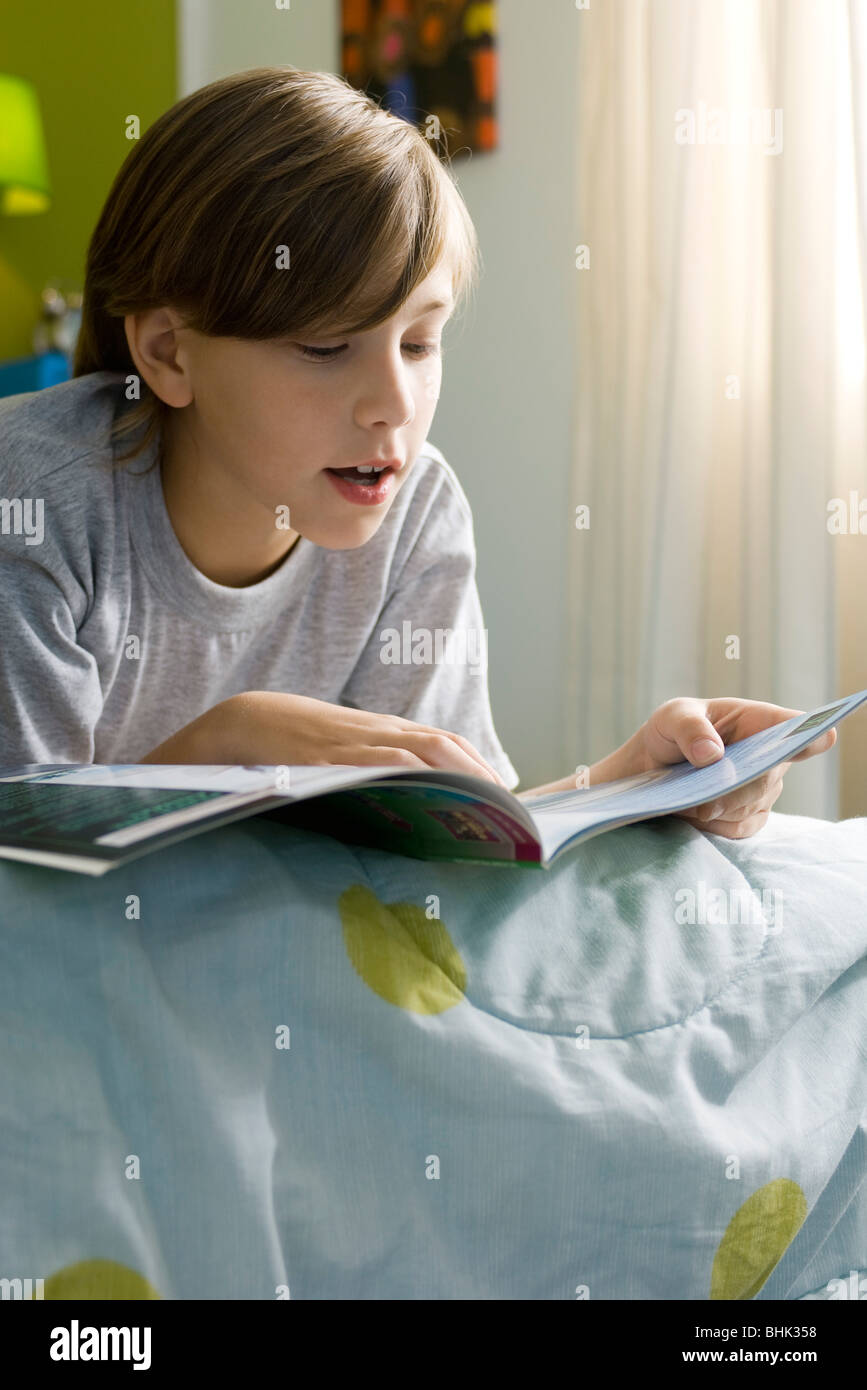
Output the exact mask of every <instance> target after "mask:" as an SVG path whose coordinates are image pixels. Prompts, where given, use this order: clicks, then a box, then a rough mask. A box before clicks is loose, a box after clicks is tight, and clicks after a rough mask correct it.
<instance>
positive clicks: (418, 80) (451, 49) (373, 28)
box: [341, 0, 498, 158]
mask: <svg viewBox="0 0 867 1390" xmlns="http://www.w3.org/2000/svg"><path fill="white" fill-rule="evenodd" d="M496 11H497V6H496V3H495V0H341V53H342V58H341V62H342V73H343V76H344V77H345V78H346V80H347V81H348V82H351V83H352V85H353V86H354V87H358V88H360V89H362V90H363V91H366V92H368V93H369V94H370V95H371V96H372V97H375V98H376V99H377V100H378V101H380V103H381V104H382V105H383V106H385V107H387V108H388V110H389V111H393V112H394V114H395V115H398V116H402V117H404V119H405V120H408V121H412V122H414V123H415V124H417V125H418V126H419V128H420V130H422V132H423V133H424V134H425V135H426V136H427V138H428V139H429V140H431V141H432V142H433V143H434V145H435V146H436V147H437V148H438V151H439V152H440V153H445V152H446V150H448V153H449V157H450V158H456V157H459V156H460V155H461V154H467V153H470V152H473V151H481V150H493V149H496V148H497V144H498V132H497V115H496V95H497V48H496Z"/></svg>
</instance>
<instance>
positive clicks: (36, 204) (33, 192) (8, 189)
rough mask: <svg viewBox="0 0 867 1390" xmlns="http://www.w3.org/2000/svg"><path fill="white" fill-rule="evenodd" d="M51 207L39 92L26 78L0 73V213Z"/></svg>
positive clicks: (35, 210)
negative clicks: (37, 93)
mask: <svg viewBox="0 0 867 1390" xmlns="http://www.w3.org/2000/svg"><path fill="white" fill-rule="evenodd" d="M50 206H51V184H50V182H49V179H48V161H47V159H46V157H45V142H44V140H43V137H42V120H41V118H40V115H39V102H38V100H37V97H36V89H35V87H34V86H33V84H32V83H31V82H26V81H25V80H24V78H23V77H12V76H10V75H9V74H8V73H3V72H0V214H5V215H6V216H13V217H19V216H23V215H25V214H27V213H31V212H45V211H46V210H47V208H49V207H50Z"/></svg>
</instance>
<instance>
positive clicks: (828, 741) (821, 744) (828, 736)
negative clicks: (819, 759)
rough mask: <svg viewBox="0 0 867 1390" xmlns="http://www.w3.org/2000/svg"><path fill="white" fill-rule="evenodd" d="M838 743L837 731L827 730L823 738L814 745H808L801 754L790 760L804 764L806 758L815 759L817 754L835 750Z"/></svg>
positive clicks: (818, 739)
mask: <svg viewBox="0 0 867 1390" xmlns="http://www.w3.org/2000/svg"><path fill="white" fill-rule="evenodd" d="M836 742H837V730H836V729H826V730H825V732H824V733H823V734H822V736H821V738H817V739H816V741H815V742H814V743H808V744H807V747H806V748H803V749H802V750H801V752H800V753H796V754H795V756H794V757H793V758H790V759H789V762H792V763H802V762H803V761H804V759H805V758H814V757H815V756H816V754H817V753H827V752H828V749H829V748H833V747H834V744H835V743H836Z"/></svg>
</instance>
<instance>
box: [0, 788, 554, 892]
mask: <svg viewBox="0 0 867 1390" xmlns="http://www.w3.org/2000/svg"><path fill="white" fill-rule="evenodd" d="M356 787H364V788H366V789H368V791H369V796H368V801H367V802H366V803H364V805H363V806H362V805H361V803H359V804H357V805H352V804H348V805H346V806H344V807H343V808H342V809H341V808H339V807H336V806H335V805H334V804H333V801H332V798H331V797H330V796H329V794H330V793H339V792H342V791H344V790H346V792H347V795H351V789H352V788H356ZM385 787H388V788H391V789H393V790H394V792H395V794H399V795H400V800H401V804H402V807H403V809H404V816H403V817H398V818H397V819H395V818H394V817H393V816H392V815H391V814H390V813H389V812H388V810H387V809H386V808H385V807H384V806H383V807H381V808H380V812H379V814H378V815H377V814H371V806H372V805H373V804H374V802H373V800H372V798H373V797H374V796H375V795H376V792H377V789H380V790H383V791H384V789H385ZM398 788H399V789H400V791H399V793H398ZM437 789H438V792H437ZM435 792H437V794H438V795H439V798H440V800H439V801H436V802H435V800H432V799H431V798H432V797H434V793H435ZM320 798H324V799H326V801H327V805H326V806H325V807H323V813H322V815H320V817H319V820H318V822H317V826H318V828H321V829H322V830H324V831H325V832H326V833H332V834H336V835H338V836H340V835H341V834H343V835H345V836H346V838H349V839H351V838H352V837H353V832H355V831H359V830H360V831H361V832H362V834H363V835H364V837H365V839H366V840H367V841H368V842H370V843H374V844H381V845H382V847H386V845H387V844H388V843H390V840H391V838H392V836H393V834H394V827H395V825H397V824H398V821H402V823H403V825H406V824H408V823H410V824H411V826H412V834H411V836H410V837H409V839H407V838H406V836H405V835H401V836H399V837H398V838H399V839H400V840H401V844H400V845H395V846H394V848H397V849H400V850H401V851H402V852H404V853H409V854H417V853H418V854H422V855H424V854H425V853H426V852H427V850H428V849H430V850H432V851H435V852H436V853H437V857H444V858H449V857H454V858H456V859H458V858H466V857H469V855H470V854H471V853H472V850H473V844H475V845H476V846H477V848H478V851H479V852H480V853H481V855H482V857H484V858H496V857H498V856H502V857H505V858H509V859H514V860H519V859H526V858H529V859H531V860H533V859H535V860H537V861H538V859H539V854H540V852H539V848H538V844H537V843H536V841H535V829H534V826H533V823H532V821H531V819H530V817H529V815H528V814H527V812H526V811H525V810H524V808H523V806H522V803H521V802H519V801H518V800H517V798H515V797H513V796H512V795H511V793H509V792H508V791H505V790H504V789H503V788H502V787H498V786H497V785H496V784H494V783H492V782H487V781H485V780H484V779H482V778H476V777H472V776H464V775H463V774H460V773H450V772H440V771H435V770H433V769H431V770H430V771H428V772H425V771H420V772H417V773H416V772H413V771H411V770H410V769H406V768H395V767H389V766H369V767H357V766H329V767H313V766H284V767H280V766H278V767H267V766H251V767H245V766H231V765H218V764H213V765H211V764H189V765H181V764H177V765H176V764H165V765H160V764H141V763H130V764H113V765H101V764H90V763H81V764H75V763H57V764H31V765H29V766H20V767H0V858H12V859H22V860H26V861H28V862H31V863H41V864H46V865H51V866H53V867H57V868H67V869H72V870H74V871H76V872H83V873H103V872H105V870H106V869H107V868H110V867H112V866H113V865H115V864H118V863H121V862H123V861H124V860H125V859H128V858H131V857H133V856H134V855H138V854H142V853H145V852H147V851H148V850H150V849H158V848H161V847H162V846H163V845H165V844H170V843H173V842H174V841H176V840H178V839H181V838H184V837H185V836H188V835H191V834H198V833H202V832H204V831H205V830H209V829H213V828H215V827H216V826H217V825H221V824H224V823H225V822H227V821H229V820H237V819H238V818H239V817H241V816H247V815H256V814H259V813H261V812H266V811H269V810H271V809H273V808H275V807H280V806H287V805H293V804H297V803H299V802H306V801H308V800H310V799H316V800H319V799H320ZM450 798H451V803H452V804H451V805H450V806H446V805H445V801H449V799H450ZM444 799H445V800H444ZM456 800H459V801H460V803H461V806H460V808H459V812H458V808H457V807H455V806H454V804H453V803H454V802H455V801H456ZM440 802H443V804H440ZM498 808H499V809H498ZM359 812H361V814H359Z"/></svg>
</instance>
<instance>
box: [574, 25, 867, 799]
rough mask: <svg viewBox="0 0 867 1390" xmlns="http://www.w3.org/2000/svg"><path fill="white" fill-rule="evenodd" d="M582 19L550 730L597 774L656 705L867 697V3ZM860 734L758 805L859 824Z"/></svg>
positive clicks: (801, 769)
mask: <svg viewBox="0 0 867 1390" xmlns="http://www.w3.org/2000/svg"><path fill="white" fill-rule="evenodd" d="M580 22H581V24H582V29H581V47H580V60H579V71H578V80H577V87H576V94H577V111H576V124H575V130H576V158H577V187H578V195H577V196H578V208H577V227H576V238H575V239H576V243H577V245H578V248H580V247H586V248H587V249H586V251H583V252H582V251H580V249H579V250H578V251H577V254H576V272H575V274H576V295H577V323H578V343H577V348H578V356H577V361H578V380H577V384H576V393H575V430H576V447H575V465H574V477H573V499H572V500H573V507H574V509H579V508H584V507H586V508H587V509H589V510H588V512H581V511H576V512H575V513H574V514H575V521H576V523H577V524H576V525H575V526H574V528H572V529H571V574H570V581H571V582H570V596H569V597H570V604H571V619H570V621H571V651H570V661H571V674H570V682H569V690H568V701H569V703H568V708H567V716H566V717H567V727H568V728H569V730H570V736H571V738H572V740H573V743H574V748H575V754H576V758H575V761H576V764H578V763H587V764H590V763H592V762H593V761H595V759H596V758H598V757H601V756H603V755H604V753H606V752H608V751H609V750H610V749H612V748H614V747H616V746H617V745H619V744H620V743H622V742H623V741H624V739H626V738H627V737H628V736H629V734H630V733H631V732H632V731H633V730H634V729H635V728H636V727H637V726H638V725H639V724H640V723H641V722H642V721H643V720H644V719H645V718H646V717H647V715H648V714H649V712H650V711H651V710H652V709H653V708H654V707H655V706H656V705H657V704H660V703H661V702H662V701H663V700H666V699H669V698H671V697H672V696H674V695H681V694H696V695H742V696H745V697H747V698H750V699H759V700H771V701H773V702H775V703H777V704H781V705H786V706H792V707H794V708H808V707H810V706H811V705H815V704H821V703H823V702H825V701H828V700H831V699H833V698H834V697H835V696H837V695H840V694H844V693H849V692H851V691H853V690H856V689H862V688H864V687H867V619H865V600H867V534H864V535H860V534H858V533H857V532H856V533H855V534H852V533H851V531H850V532H849V533H848V534H846V533H844V534H832V533H831V532H830V531H829V524H828V523H829V515H830V513H829V503H832V499H835V498H839V499H842V501H843V503H845V509H846V514H847V516H848V515H849V512H850V511H851V506H850V503H851V501H852V499H851V497H850V494H852V493H854V494H855V498H854V502H855V505H856V507H857V505H858V502H859V501H861V500H863V501H864V504H865V505H864V510H865V518H864V523H863V525H864V529H865V532H867V462H865V459H867V450H865V420H867V394H865V359H864V331H865V313H864V295H863V289H862V286H863V279H862V276H861V273H860V268H861V263H862V261H863V259H864V256H865V252H867V233H865V227H867V194H865V160H867V125H865V118H867V95H865V90H864V84H865V81H867V47H865V45H867V16H865V13H864V5H863V4H862V3H861V0H852V3H851V5H847V3H846V0H713V3H712V4H697V3H695V0H610V2H609V3H608V4H606V5H600V6H591V8H590V9H589V10H587V11H584V12H582V13H581V14H580ZM859 209H860V214H861V215H860V220H859ZM841 510H842V509H841ZM587 523H589V524H587ZM865 725H867V717H865V716H864V715H863V714H859V715H855V716H853V719H852V721H851V724H850V726H849V727H847V726H846V725H844V726H842V728H841V730H840V739H839V745H838V750H835V752H834V753H832V754H830V755H828V756H825V757H821V758H816V759H813V760H810V761H809V762H808V763H805V764H801V765H799V766H798V767H797V768H796V769H793V770H792V773H791V776H790V777H788V778H787V780H786V790H785V792H784V794H783V797H782V798H781V799H780V801H779V802H778V803H777V809H778V810H781V811H787V812H790V813H795V814H804V815H816V816H825V817H828V818H831V819H836V818H837V817H838V816H840V815H855V814H867V790H865V788H867V728H865Z"/></svg>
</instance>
